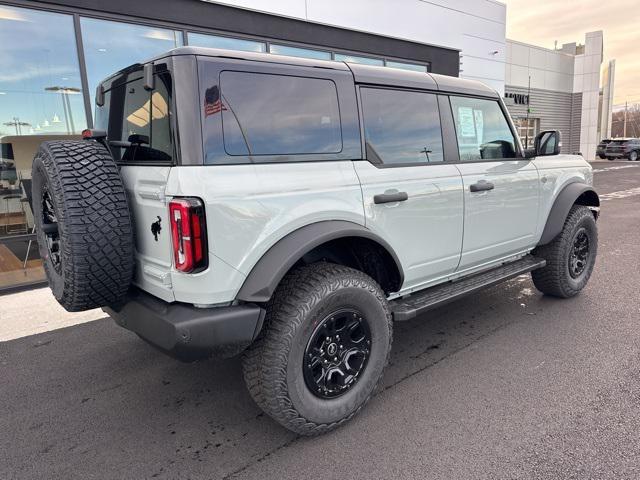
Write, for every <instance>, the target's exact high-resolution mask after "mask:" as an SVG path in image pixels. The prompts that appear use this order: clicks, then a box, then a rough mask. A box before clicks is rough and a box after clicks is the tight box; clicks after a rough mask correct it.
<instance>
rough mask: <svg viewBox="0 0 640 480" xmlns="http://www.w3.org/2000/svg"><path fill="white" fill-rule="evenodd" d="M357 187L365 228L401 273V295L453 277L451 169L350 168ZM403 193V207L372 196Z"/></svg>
mask: <svg viewBox="0 0 640 480" xmlns="http://www.w3.org/2000/svg"><path fill="white" fill-rule="evenodd" d="M355 168H356V171H357V172H358V176H359V177H360V181H361V182H362V191H363V197H364V206H365V216H366V226H367V228H368V229H369V230H371V231H372V232H373V233H375V234H376V235H378V236H380V237H381V238H382V239H384V240H385V241H386V242H387V243H388V244H389V245H391V247H392V248H393V249H394V250H395V252H396V253H397V255H398V257H399V258H400V261H401V263H402V267H403V270H404V275H405V280H404V285H403V290H402V291H406V290H407V289H411V288H414V287H417V286H423V285H426V284H427V283H428V282H430V281H431V280H434V279H437V278H441V277H443V276H446V275H449V274H451V273H453V272H454V271H455V269H456V267H457V266H458V262H459V261H460V250H461V248H462V229H463V214H464V211H463V192H462V179H461V177H460V174H459V172H458V170H457V169H456V167H455V165H452V164H445V163H442V164H431V165H416V166H407V167H392V168H377V167H376V166H374V165H372V164H371V163H369V162H366V161H361V162H355ZM397 191H401V192H406V193H407V194H408V197H409V198H408V199H407V200H406V201H403V202H395V203H384V204H376V203H375V202H374V196H375V195H378V194H382V193H385V192H386V193H388V192H397Z"/></svg>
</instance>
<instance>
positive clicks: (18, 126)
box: [4, 117, 31, 135]
mask: <svg viewBox="0 0 640 480" xmlns="http://www.w3.org/2000/svg"><path fill="white" fill-rule="evenodd" d="M4 125H6V126H7V127H15V128H16V135H22V127H30V126H31V124H30V123H27V122H21V121H20V119H19V118H18V117H13V121H12V122H6V123H5V124H4Z"/></svg>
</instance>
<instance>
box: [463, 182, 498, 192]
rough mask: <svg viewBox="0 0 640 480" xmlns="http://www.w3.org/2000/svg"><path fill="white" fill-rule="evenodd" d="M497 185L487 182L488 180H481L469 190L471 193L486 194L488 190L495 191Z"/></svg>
mask: <svg viewBox="0 0 640 480" xmlns="http://www.w3.org/2000/svg"><path fill="white" fill-rule="evenodd" d="M494 188H495V185H494V184H493V183H491V182H487V181H486V180H480V181H479V182H478V183H474V184H473V185H470V186H469V190H470V191H471V192H486V191H487V190H493V189H494Z"/></svg>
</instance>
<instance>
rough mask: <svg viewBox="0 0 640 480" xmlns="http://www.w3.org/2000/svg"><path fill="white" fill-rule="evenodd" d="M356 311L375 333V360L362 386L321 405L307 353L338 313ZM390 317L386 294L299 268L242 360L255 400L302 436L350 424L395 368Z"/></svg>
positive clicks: (325, 271) (331, 270)
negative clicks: (308, 374)
mask: <svg viewBox="0 0 640 480" xmlns="http://www.w3.org/2000/svg"><path fill="white" fill-rule="evenodd" d="M345 306H349V307H353V308H357V309H358V310H359V311H361V312H362V313H363V316H365V317H366V318H367V321H368V325H369V327H370V332H371V337H372V338H371V350H370V357H369V359H368V363H367V364H366V367H365V368H364V370H363V371H362V374H361V376H360V377H359V378H358V381H357V382H356V383H355V384H354V385H353V386H352V387H351V388H350V389H349V390H348V391H346V392H345V393H343V394H342V395H341V396H338V397H336V398H319V397H318V396H315V395H314V394H313V393H312V392H311V390H310V389H309V388H308V386H307V384H306V383H305V378H304V373H303V361H305V348H306V347H307V344H308V342H309V339H310V338H311V335H312V333H313V332H314V329H315V328H316V326H317V325H319V323H320V322H322V320H323V318H326V316H327V315H331V314H332V312H334V311H336V310H338V309H340V308H342V307H345ZM391 343H392V321H391V312H390V310H389V306H388V303H387V300H386V297H385V294H384V292H383V291H382V289H381V288H380V286H379V285H378V284H377V283H376V282H375V281H374V280H373V279H372V278H370V277H369V276H367V275H366V274H364V273H362V272H360V271H358V270H354V269H351V268H348V267H344V266H340V265H334V264H329V263H324V262H321V263H315V264H311V265H308V266H303V267H300V268H297V269H296V270H294V271H292V272H290V273H289V274H288V275H287V276H286V277H285V278H284V279H283V280H282V282H281V284H280V286H279V287H278V289H277V291H276V292H275V294H274V296H273V298H272V299H271V300H270V302H269V303H268V304H267V316H266V318H265V326H264V328H263V330H262V332H261V333H260V335H259V337H258V339H257V340H256V341H255V342H254V343H253V344H252V345H251V346H250V347H249V349H247V350H246V351H245V353H244V355H243V373H244V378H245V382H246V385H247V388H248V390H249V393H250V394H251V396H252V397H253V399H254V400H255V402H256V403H257V404H258V406H259V407H260V408H262V410H264V411H265V412H266V413H267V414H268V415H270V416H271V417H272V418H274V419H275V420H276V421H277V422H279V423H280V424H281V425H283V426H284V427H286V428H288V429H289V430H291V431H293V432H296V433H298V434H300V435H307V436H312V435H318V434H322V433H325V432H328V431H330V430H333V429H334V428H337V427H339V426H340V425H342V424H343V423H345V422H347V421H348V420H350V419H351V418H352V417H353V416H354V415H356V414H357V413H358V412H359V411H360V409H361V408H362V407H363V406H364V405H365V404H366V403H367V401H368V400H369V399H370V398H371V396H372V394H373V393H374V392H375V390H376V387H377V385H378V383H379V381H380V379H381V377H382V373H383V371H384V368H385V367H386V365H387V363H388V361H389V353H390V351H391Z"/></svg>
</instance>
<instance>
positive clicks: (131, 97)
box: [96, 73, 173, 162]
mask: <svg viewBox="0 0 640 480" xmlns="http://www.w3.org/2000/svg"><path fill="white" fill-rule="evenodd" d="M171 92H172V88H171V76H170V75H169V74H168V73H161V74H157V75H156V76H155V88H154V89H153V90H152V91H149V90H145V88H144V87H143V80H142V79H137V80H133V81H131V82H128V83H126V84H124V85H119V86H116V87H114V88H113V89H111V90H110V91H108V92H107V93H106V94H105V105H104V107H101V108H100V109H99V110H98V111H97V112H96V125H97V126H98V125H102V124H104V123H105V122H107V121H108V138H109V142H110V145H111V149H112V151H113V154H114V157H115V158H116V160H119V161H124V162H126V161H131V162H144V161H161V162H167V161H170V160H171V159H172V157H173V137H172V132H171V117H170V115H171V110H170V105H171ZM107 115H108V118H107ZM114 141H115V142H117V143H115V144H114Z"/></svg>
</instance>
